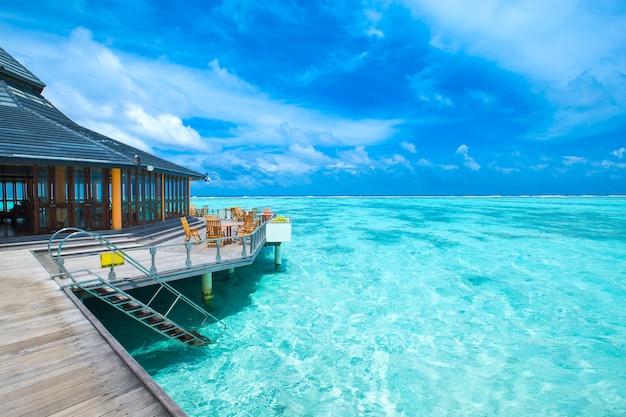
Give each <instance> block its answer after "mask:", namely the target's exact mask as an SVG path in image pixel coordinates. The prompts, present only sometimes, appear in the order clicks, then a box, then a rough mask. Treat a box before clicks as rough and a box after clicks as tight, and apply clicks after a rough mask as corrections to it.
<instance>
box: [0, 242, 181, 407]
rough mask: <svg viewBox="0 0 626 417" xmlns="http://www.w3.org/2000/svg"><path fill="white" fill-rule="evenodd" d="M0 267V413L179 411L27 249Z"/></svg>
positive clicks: (1, 255) (8, 254) (4, 257)
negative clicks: (93, 322) (0, 405)
mask: <svg viewBox="0 0 626 417" xmlns="http://www.w3.org/2000/svg"><path fill="white" fill-rule="evenodd" d="M0 265H1V266H0V335H1V336H2V337H1V338H0V402H1V403H2V407H0V416H12V417H13V416H78V415H81V416H104V415H106V416H122V415H132V416H170V415H174V416H184V415H185V413H184V412H183V411H182V410H181V409H180V407H178V405H176V404H175V403H174V402H173V401H172V400H171V398H170V397H169V396H168V395H167V394H166V393H165V392H164V391H163V390H162V389H161V388H160V387H159V386H158V385H157V384H156V383H155V382H154V381H153V380H152V378H150V377H149V376H148V375H147V374H146V373H145V371H144V370H143V368H141V367H140V366H139V364H137V362H136V361H135V360H134V359H133V358H132V357H130V356H129V355H128V354H127V353H126V351H125V350H124V349H123V348H122V347H121V346H120V345H119V344H118V343H117V341H115V339H113V337H111V336H110V334H109V333H108V332H107V331H106V329H104V328H103V327H102V326H101V325H99V324H98V323H97V322H96V323H95V324H92V322H91V321H90V320H89V319H88V318H87V317H88V316H90V313H89V311H87V310H86V309H85V308H84V307H83V306H82V304H81V303H80V302H77V300H76V298H75V297H74V296H73V295H72V294H66V293H64V291H63V290H62V289H61V288H60V287H59V285H58V284H57V283H55V282H54V281H53V280H52V279H51V278H50V274H49V272H48V271H46V270H45V269H44V268H43V266H42V265H41V263H40V262H39V261H38V260H37V259H36V258H35V256H34V255H33V254H32V253H31V251H30V250H26V249H22V250H14V251H10V250H9V251H2V252H0ZM68 295H69V296H68Z"/></svg>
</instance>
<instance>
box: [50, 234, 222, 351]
mask: <svg viewBox="0 0 626 417" xmlns="http://www.w3.org/2000/svg"><path fill="white" fill-rule="evenodd" d="M62 233H69V234H68V236H66V237H64V238H63V239H62V240H61V241H60V242H59V245H58V247H57V249H56V256H55V254H54V253H53V252H54V251H53V249H52V246H53V241H54V240H55V239H56V238H57V237H58V236H59V235H60V234H62ZM79 236H88V237H91V238H92V239H94V240H96V241H98V242H100V243H101V244H102V245H103V246H104V247H105V248H106V250H107V251H110V252H114V253H117V254H120V255H121V256H123V257H124V260H125V261H126V262H128V263H129V264H131V265H132V266H134V267H135V268H137V269H138V270H140V271H141V272H142V273H143V275H144V276H146V277H148V278H150V279H151V280H152V281H153V282H154V286H155V287H156V292H155V293H154V294H153V295H152V296H151V297H150V299H149V300H147V301H141V300H139V299H137V298H136V297H134V296H132V295H131V294H129V293H127V292H126V291H124V290H122V289H121V288H119V287H117V286H116V285H115V284H113V283H112V282H108V281H106V280H105V279H103V278H101V277H99V276H98V275H97V274H95V273H93V272H91V273H90V276H93V277H95V278H93V279H88V280H83V281H80V282H78V281H76V279H75V278H74V276H72V274H71V273H70V272H69V271H68V270H67V269H66V268H65V266H64V261H63V257H62V249H63V245H64V244H65V243H66V242H67V241H68V240H69V239H71V238H76V237H79ZM48 253H49V255H50V257H51V258H52V259H53V261H54V262H55V263H56V264H57V265H58V267H59V271H60V274H62V275H64V276H65V277H67V278H70V279H71V281H72V283H71V284H70V286H71V287H72V289H73V290H77V289H80V290H82V291H85V292H87V293H89V294H91V295H92V296H94V297H96V298H98V299H100V300H102V301H104V302H105V303H107V304H108V305H110V306H112V307H114V308H115V309H117V310H119V311H121V312H122V313H124V314H125V315H127V316H129V317H131V318H133V319H134V320H136V321H138V322H140V323H142V324H143V325H145V326H147V327H149V328H151V329H152V330H154V331H155V332H157V333H159V334H161V335H163V336H165V337H167V338H169V339H175V340H178V341H179V342H181V343H184V344H187V345H191V346H206V345H209V344H210V343H211V342H212V341H211V340H210V339H209V337H207V336H204V335H202V334H200V333H199V332H197V331H196V330H193V329H188V328H186V327H184V326H181V325H179V324H177V323H176V322H174V321H173V320H172V319H170V318H169V317H168V315H169V314H170V313H171V312H172V310H173V308H174V307H175V306H176V305H177V304H178V303H181V304H184V305H185V306H187V307H189V308H191V309H192V310H194V311H196V312H198V313H199V314H200V315H201V316H202V317H203V318H202V321H201V323H200V326H201V325H203V324H204V323H205V322H206V320H207V319H208V318H209V317H210V318H212V319H213V320H214V321H215V322H216V323H219V324H221V325H222V326H223V329H222V332H221V334H223V333H224V330H225V327H226V325H225V324H224V323H223V322H222V321H221V320H219V319H218V318H216V317H215V316H213V315H211V314H210V313H208V312H207V311H206V310H204V309H203V308H201V307H199V306H198V305H197V304H195V303H194V302H193V301H191V300H190V299H188V298H187V297H185V295H183V294H182V293H180V292H179V291H178V290H176V289H175V288H173V287H172V286H171V285H169V284H168V283H166V282H165V281H163V280H161V279H160V278H159V277H158V276H157V275H156V274H153V273H151V272H150V271H149V270H148V269H146V268H145V267H143V266H142V265H141V264H139V263H138V262H137V261H135V260H134V259H133V258H131V257H130V256H128V254H126V253H124V251H122V250H121V249H119V248H118V247H117V246H115V245H114V244H113V243H111V242H110V241H108V240H107V239H106V238H104V237H103V236H102V235H100V234H98V233H94V232H89V231H85V230H82V229H78V228H65V229H61V230H59V231H58V232H56V233H55V234H54V235H52V236H51V237H50V240H49V241H48ZM164 297H165V298H168V300H166V302H165V303H163V298H164ZM159 301H160V303H159ZM221 334H220V336H221Z"/></svg>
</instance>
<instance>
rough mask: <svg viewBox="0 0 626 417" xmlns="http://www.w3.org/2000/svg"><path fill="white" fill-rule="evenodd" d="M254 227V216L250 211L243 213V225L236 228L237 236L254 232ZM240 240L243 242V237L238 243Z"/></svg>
mask: <svg viewBox="0 0 626 417" xmlns="http://www.w3.org/2000/svg"><path fill="white" fill-rule="evenodd" d="M255 228H256V224H255V221H254V216H253V215H252V213H249V214H245V215H244V216H243V225H241V226H239V227H238V228H237V236H245V235H249V234H250V233H252V232H254V229H255ZM242 242H243V239H240V240H239V244H241V243H242Z"/></svg>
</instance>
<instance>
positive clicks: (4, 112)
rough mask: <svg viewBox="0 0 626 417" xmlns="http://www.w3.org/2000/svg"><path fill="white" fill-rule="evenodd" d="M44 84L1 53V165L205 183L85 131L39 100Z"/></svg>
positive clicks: (197, 176) (198, 176)
mask: <svg viewBox="0 0 626 417" xmlns="http://www.w3.org/2000/svg"><path fill="white" fill-rule="evenodd" d="M44 87H45V84H44V83H43V82H41V80H39V79H38V78H37V77H36V76H35V75H33V74H32V73H31V72H30V71H29V70H28V69H26V68H25V67H24V66H22V65H21V64H20V63H19V62H18V61H16V60H15V59H14V58H13V57H12V56H10V55H9V54H8V53H6V52H5V51H4V50H3V49H2V48H0V163H11V164H16V163H17V164H46V165H55V164H57V165H80V166H98V167H105V168H130V167H134V166H135V164H136V161H137V159H136V158H135V156H137V157H138V158H139V160H140V161H141V165H142V166H148V165H150V166H152V167H154V171H155V172H162V173H166V174H171V175H178V176H183V177H187V178H191V179H201V178H203V177H204V176H203V175H202V174H200V173H197V172H195V171H192V170H190V169H187V168H184V167H181V166H179V165H177V164H174V163H172V162H169V161H167V160H164V159H162V158H158V157H156V156H154V155H151V154H149V153H147V152H144V151H141V150H139V149H137V148H134V147H132V146H128V145H126V144H123V143H121V142H119V141H116V140H114V139H111V138H109V137H107V136H104V135H101V134H99V133H97V132H94V131H93V130H90V129H87V128H85V127H82V126H80V125H78V124H76V123H75V122H73V121H72V120H71V119H69V118H68V117H67V116H65V115H64V114H63V113H62V112H61V111H59V110H58V109H57V108H56V107H54V106H53V105H52V103H50V102H49V101H48V100H47V99H46V98H45V97H43V96H42V95H41V92H42V91H43V88H44Z"/></svg>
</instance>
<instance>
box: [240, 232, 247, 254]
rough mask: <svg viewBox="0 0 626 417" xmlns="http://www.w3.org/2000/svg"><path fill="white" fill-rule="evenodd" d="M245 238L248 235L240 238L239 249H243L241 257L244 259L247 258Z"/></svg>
mask: <svg viewBox="0 0 626 417" xmlns="http://www.w3.org/2000/svg"><path fill="white" fill-rule="evenodd" d="M246 237H248V235H243V236H241V248H242V249H243V252H242V253H241V256H242V257H244V258H245V257H246V256H248V254H247V253H246V240H247V239H246Z"/></svg>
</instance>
